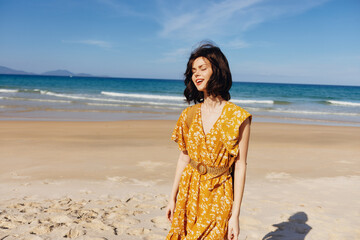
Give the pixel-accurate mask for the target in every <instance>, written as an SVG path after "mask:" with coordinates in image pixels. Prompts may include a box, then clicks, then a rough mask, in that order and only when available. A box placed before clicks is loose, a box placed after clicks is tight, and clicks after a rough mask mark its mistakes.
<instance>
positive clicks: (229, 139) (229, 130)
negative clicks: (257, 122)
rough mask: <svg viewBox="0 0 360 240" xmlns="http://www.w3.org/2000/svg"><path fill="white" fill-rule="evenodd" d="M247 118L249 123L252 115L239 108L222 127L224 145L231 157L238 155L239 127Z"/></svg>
mask: <svg viewBox="0 0 360 240" xmlns="http://www.w3.org/2000/svg"><path fill="white" fill-rule="evenodd" d="M247 118H249V120H250V123H251V121H252V115H251V114H250V113H249V112H247V111H246V110H245V109H242V108H239V109H237V110H236V111H234V112H233V113H232V114H230V115H229V118H228V121H227V123H226V124H225V125H224V126H223V139H224V145H225V147H226V149H227V150H228V152H229V154H230V155H232V156H233V157H237V155H238V154H239V141H240V126H241V124H242V123H243V122H244V121H245V120H246V119H247Z"/></svg>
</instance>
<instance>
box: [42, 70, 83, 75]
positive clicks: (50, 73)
mask: <svg viewBox="0 0 360 240" xmlns="http://www.w3.org/2000/svg"><path fill="white" fill-rule="evenodd" d="M41 75H46V76H75V75H76V74H75V73H72V72H70V71H68V70H55V71H48V72H44V73H42V74H41Z"/></svg>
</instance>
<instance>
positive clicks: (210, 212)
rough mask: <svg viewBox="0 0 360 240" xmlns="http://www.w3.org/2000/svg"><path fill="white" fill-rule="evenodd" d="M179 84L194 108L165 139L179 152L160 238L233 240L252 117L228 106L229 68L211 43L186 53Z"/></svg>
mask: <svg viewBox="0 0 360 240" xmlns="http://www.w3.org/2000/svg"><path fill="white" fill-rule="evenodd" d="M185 85H186V89H185V91H184V95H185V97H186V100H187V102H188V103H190V102H192V101H193V102H194V103H195V105H193V106H190V107H187V108H186V109H184V110H183V112H182V113H181V115H180V118H179V120H178V121H177V124H176V126H175V129H174V131H173V134H172V137H171V139H172V140H174V141H176V142H177V143H178V145H179V149H180V150H181V152H180V156H179V159H178V163H177V168H176V174H175V180H174V184H173V189H172V192H171V196H170V199H169V204H168V206H167V209H166V215H167V218H168V219H169V221H171V230H170V232H169V234H168V235H167V238H166V239H167V240H170V239H186V240H195V239H196V240H198V239H206V240H222V239H226V238H228V239H238V234H239V214H240V205H241V201H242V197H243V192H244V184H245V176H246V158H247V150H248V143H249V136H250V124H251V119H252V115H251V114H250V113H248V112H247V111H245V110H244V109H242V108H241V107H239V106H237V105H235V104H234V103H232V102H229V100H230V94H229V90H230V88H231V85H232V78H231V73H230V69H229V65H228V62H227V59H226V57H225V56H224V54H223V53H222V52H221V50H220V49H219V48H218V47H216V46H214V45H212V44H203V45H201V46H200V47H198V48H197V49H195V50H194V51H193V52H192V54H191V56H190V59H189V61H188V64H187V69H186V72H185ZM233 163H234V164H233ZM230 165H232V166H233V168H230ZM232 170H233V174H231V172H232ZM232 175H233V176H234V179H233V176H232ZM233 190H234V191H233Z"/></svg>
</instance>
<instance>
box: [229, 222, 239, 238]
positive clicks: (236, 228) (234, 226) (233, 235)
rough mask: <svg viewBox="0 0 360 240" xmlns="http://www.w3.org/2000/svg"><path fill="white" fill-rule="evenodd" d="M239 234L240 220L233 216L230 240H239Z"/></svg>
mask: <svg viewBox="0 0 360 240" xmlns="http://www.w3.org/2000/svg"><path fill="white" fill-rule="evenodd" d="M239 233H240V226H239V218H238V217H233V216H231V217H230V220H229V224H228V240H238V236H239Z"/></svg>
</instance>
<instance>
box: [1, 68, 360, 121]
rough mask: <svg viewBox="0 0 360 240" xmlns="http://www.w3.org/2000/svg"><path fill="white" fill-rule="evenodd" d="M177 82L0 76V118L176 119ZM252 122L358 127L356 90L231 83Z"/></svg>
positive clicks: (179, 103) (359, 93) (180, 101)
mask: <svg viewBox="0 0 360 240" xmlns="http://www.w3.org/2000/svg"><path fill="white" fill-rule="evenodd" d="M183 90H184V83H183V81H181V80H159V79H128V78H99V77H55V76H26V75H0V119H2V120H4V119H13V120H16V119H30V120H31V119H34V120H39V119H45V120H88V121H99V120H104V121H108V120H122V119H139V118H141V119H177V117H178V114H179V113H180V112H181V110H182V109H184V108H185V107H186V106H187V104H186V103H185V101H184V99H185V98H184V97H183V95H182V93H183ZM230 93H231V100H230V101H232V102H234V103H236V104H237V105H239V106H241V107H243V108H244V109H246V110H247V111H249V112H250V113H252V114H253V116H254V121H267V122H289V123H292V122H294V123H317V124H325V125H326V124H330V125H351V126H360V87H356V86H333V85H309V84H278V83H250V82H234V83H233V86H232V89H231V91H230Z"/></svg>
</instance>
